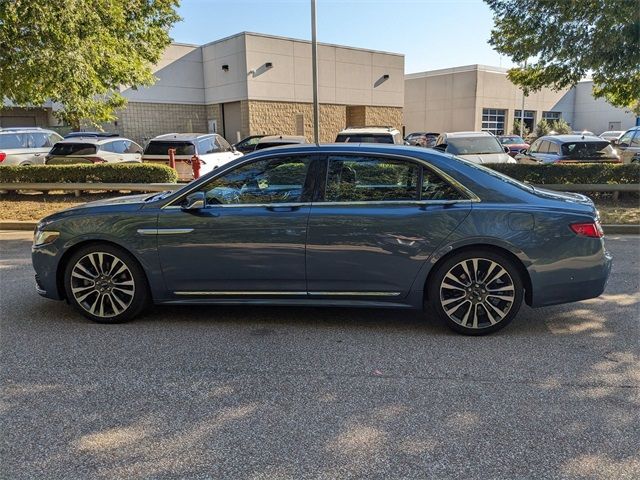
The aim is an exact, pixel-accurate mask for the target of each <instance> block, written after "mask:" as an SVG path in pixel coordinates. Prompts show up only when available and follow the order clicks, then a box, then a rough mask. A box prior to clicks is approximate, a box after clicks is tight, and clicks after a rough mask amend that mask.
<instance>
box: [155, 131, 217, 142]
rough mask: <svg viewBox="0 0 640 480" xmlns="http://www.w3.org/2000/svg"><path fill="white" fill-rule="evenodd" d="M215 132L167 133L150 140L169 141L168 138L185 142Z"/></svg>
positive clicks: (209, 135)
mask: <svg viewBox="0 0 640 480" xmlns="http://www.w3.org/2000/svg"><path fill="white" fill-rule="evenodd" d="M215 135H216V134H215V133H165V134H163V135H158V136H157V137H154V138H152V139H151V140H149V141H150V142H153V141H154V140H158V141H167V140H181V141H184V142H189V141H194V140H198V139H199V138H202V137H213V136H215Z"/></svg>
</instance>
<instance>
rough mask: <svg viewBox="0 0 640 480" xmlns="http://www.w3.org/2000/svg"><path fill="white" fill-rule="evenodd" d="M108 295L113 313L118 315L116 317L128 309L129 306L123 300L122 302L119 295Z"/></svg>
mask: <svg viewBox="0 0 640 480" xmlns="http://www.w3.org/2000/svg"><path fill="white" fill-rule="evenodd" d="M107 295H108V296H109V301H110V302H111V306H112V307H113V311H114V312H115V313H116V315H118V314H120V313H122V312H123V311H124V310H126V309H127V305H126V304H125V303H124V302H122V300H120V299H119V298H118V296H117V295H115V294H113V293H108V294H107Z"/></svg>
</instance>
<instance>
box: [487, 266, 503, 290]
mask: <svg viewBox="0 0 640 480" xmlns="http://www.w3.org/2000/svg"><path fill="white" fill-rule="evenodd" d="M505 273H507V271H506V270H505V269H504V268H502V267H501V266H500V265H498V271H497V273H495V274H493V275H492V276H491V278H489V277H487V279H486V280H485V281H484V284H485V285H486V286H487V287H488V286H489V285H490V284H492V283H493V282H495V281H496V280H497V279H499V278H501V277H502V276H503V275H504V274H505Z"/></svg>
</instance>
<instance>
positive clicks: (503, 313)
mask: <svg viewBox="0 0 640 480" xmlns="http://www.w3.org/2000/svg"><path fill="white" fill-rule="evenodd" d="M487 305H488V306H489V307H491V308H492V309H493V311H494V312H496V313H497V314H498V315H499V316H500V320H502V319H503V318H504V317H506V316H507V313H509V309H507V310H500V309H499V308H498V307H496V306H495V305H494V304H493V303H491V302H485V303H484V306H485V307H486V306H487Z"/></svg>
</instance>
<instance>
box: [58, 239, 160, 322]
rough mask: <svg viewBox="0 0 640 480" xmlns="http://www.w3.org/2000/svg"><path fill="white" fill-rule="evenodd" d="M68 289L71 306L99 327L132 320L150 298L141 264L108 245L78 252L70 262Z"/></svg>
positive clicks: (85, 248) (95, 245) (89, 247)
mask: <svg viewBox="0 0 640 480" xmlns="http://www.w3.org/2000/svg"><path fill="white" fill-rule="evenodd" d="M64 285H65V290H66V294H67V298H68V299H69V302H70V303H71V304H72V305H73V306H74V307H75V308H76V309H77V310H78V311H79V312H80V313H82V314H83V315H84V316H85V317H87V318H89V319H90V320H93V321H94V322H99V323H122V322H126V321H128V320H131V319H132V318H134V317H135V316H136V315H138V314H139V313H140V312H141V311H142V310H143V309H144V307H145V306H146V304H147V300H148V298H149V295H148V288H147V282H146V278H145V275H144V272H143V271H142V268H141V267H140V266H139V265H138V262H136V260H135V259H134V258H133V257H132V256H131V255H130V254H129V253H127V252H125V251H124V250H121V249H119V248H117V247H114V246H112V245H107V244H93V245H88V246H86V247H84V248H81V249H80V250H78V251H77V252H75V253H74V254H73V255H72V256H71V258H70V259H69V261H68V262H67V265H66V268H65V275H64Z"/></svg>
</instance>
